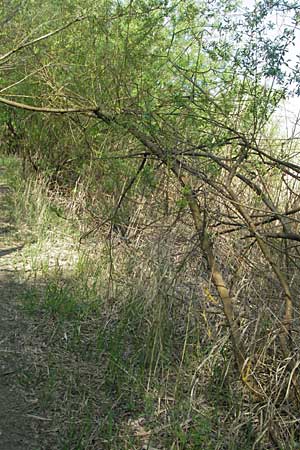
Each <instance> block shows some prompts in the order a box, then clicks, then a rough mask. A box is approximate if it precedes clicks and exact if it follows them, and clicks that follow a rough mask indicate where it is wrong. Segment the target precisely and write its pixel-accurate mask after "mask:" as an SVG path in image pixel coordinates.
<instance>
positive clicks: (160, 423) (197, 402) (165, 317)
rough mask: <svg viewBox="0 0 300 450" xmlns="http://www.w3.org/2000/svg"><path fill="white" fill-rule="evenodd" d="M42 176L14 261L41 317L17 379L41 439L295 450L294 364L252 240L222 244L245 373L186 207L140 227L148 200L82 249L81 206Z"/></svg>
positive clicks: (91, 449) (30, 198)
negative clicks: (60, 212) (64, 210)
mask: <svg viewBox="0 0 300 450" xmlns="http://www.w3.org/2000/svg"><path fill="white" fill-rule="evenodd" d="M39 186H40V185H39V184H38V183H37V184H35V185H34V186H33V185H31V186H28V188H27V189H28V190H27V191H26V196H25V197H26V205H27V206H26V209H27V210H28V209H29V207H28V205H29V204H30V203H32V202H33V203H34V204H39V205H40V206H39V208H38V209H37V214H39V217H37V219H39V220H35V215H33V216H30V221H28V222H27V225H26V226H24V225H23V226H24V228H23V232H24V231H26V230H28V229H29V228H30V233H31V236H33V237H34V238H32V237H31V239H30V240H28V241H27V244H26V246H25V248H24V250H23V252H22V256H21V257H18V258H17V259H16V264H17V266H18V267H21V266H22V268H23V272H22V273H23V277H25V278H26V280H27V282H28V283H29V288H28V290H27V292H26V293H23V295H22V302H23V305H24V308H26V310H27V311H28V312H29V313H30V315H31V320H32V323H33V325H32V333H31V338H30V342H28V344H27V345H28V348H31V349H32V355H33V360H34V364H33V366H32V367H31V368H30V370H29V371H28V373H24V375H23V378H22V386H23V388H24V389H25V390H26V391H28V392H34V396H35V397H36V398H37V399H38V411H39V414H40V415H41V417H43V419H41V420H40V421H39V422H40V424H41V426H40V433H41V434H40V436H43V439H44V437H45V440H46V442H47V444H46V446H47V447H45V446H44V447H43V449H44V448H49V449H50V448H51V449H52V450H53V449H57V450H63V449H66V450H67V449H68V450H72V449H74V450H75V449H76V450H81V449H82V450H96V449H97V450H98V449H115V450H120V449H122V450H123V449H124V450H125V449H128V450H134V449H139V450H140V449H141V448H145V449H146V448H148V449H152V450H154V449H174V450H175V449H177V450H179V449H181V450H183V449H200V448H203V449H206V450H209V449H214V450H216V449H219V450H221V449H222V450H223V449H228V450H229V449H231V450H233V449H236V450H237V449H241V448H243V449H244V450H247V449H252V448H253V449H259V448H260V449H268V448H270V449H271V448H279V447H280V448H282V449H289V450H296V449H297V448H299V417H298V408H297V405H296V404H295V405H294V404H293V402H292V401H291V397H290V395H289V393H290V392H292V391H293V386H292V378H291V373H295V372H296V371H297V370H298V367H297V365H295V366H294V367H293V369H292V372H291V370H290V367H289V361H288V360H286V359H284V358H283V356H282V353H281V351H280V349H279V346H278V330H279V325H280V313H281V311H280V308H281V307H280V295H279V294H278V285H277V282H276V281H275V280H274V277H273V275H272V274H271V272H270V271H269V269H268V267H267V266H266V264H265V262H264V260H263V259H262V258H261V256H260V254H259V253H258V252H257V249H256V248H255V247H254V246H250V247H249V246H248V244H246V243H243V241H237V240H236V239H235V240H233V239H232V238H231V237H229V236H228V237H226V239H222V240H217V241H216V246H217V249H218V262H219V264H220V266H221V268H222V270H223V272H224V273H225V275H226V279H227V281H228V283H229V285H230V287H231V292H232V295H233V296H234V297H235V298H236V301H235V307H236V308H237V309H238V310H239V312H240V319H241V324H240V326H241V331H242V335H243V339H244V344H245V346H246V348H247V354H248V356H249V359H248V362H249V364H248V368H247V371H246V372H245V373H246V376H245V379H244V383H242V382H241V380H239V379H238V376H237V372H236V368H235V365H234V360H233V356H232V349H231V343H230V339H229V333H228V329H227V325H226V322H225V320H224V316H223V313H222V308H221V305H220V303H219V299H218V297H217V294H216V292H215V289H214V287H213V286H212V283H211V280H210V275H209V273H208V271H207V266H206V262H205V260H204V259H203V257H202V254H201V250H200V246H199V243H198V241H197V238H196V237H195V236H194V233H193V230H192V228H191V226H190V223H189V218H188V217H186V216H185V214H186V213H185V210H184V209H183V210H182V211H181V212H180V214H179V215H178V213H175V209H176V208H174V214H173V215H172V214H170V213H169V214H168V216H164V219H163V220H162V219H161V220H160V221H158V219H159V215H160V212H158V213H157V216H156V215H155V214H156V213H155V214H154V213H153V215H152V217H151V219H153V221H154V223H153V224H152V226H147V227H145V226H144V225H143V223H144V222H145V217H146V215H147V213H146V209H149V202H148V203H147V204H144V205H140V208H137V209H136V212H135V214H134V215H133V216H132V219H131V222H130V223H129V228H128V229H127V234H126V235H125V236H123V235H122V234H120V233H119V232H118V231H114V230H111V229H110V228H109V225H105V226H104V227H103V228H101V229H100V230H99V231H98V232H97V234H96V235H90V237H89V239H87V240H86V241H84V243H83V244H81V245H78V237H79V233H77V234H76V233H74V222H76V221H77V220H78V219H77V218H76V217H77V212H78V211H79V210H82V206H81V207H80V205H76V204H74V202H75V200H74V202H73V203H72V204H70V205H69V208H68V210H69V216H68V221H64V219H61V218H59V217H58V216H57V211H55V210H53V205H52V203H53V202H54V201H55V205H56V204H57V203H58V204H62V203H63V202H62V200H59V199H54V198H52V197H51V196H50V197H49V195H48V194H47V195H45V190H44V189H40V188H39ZM173 195H174V199H175V196H176V193H175V192H174V193H173ZM35 196H39V198H40V202H39V203H38V202H37V201H35V200H34V199H35ZM80 199H81V200H80V201H81V202H82V201H83V200H82V196H80ZM151 203H152V206H151ZM154 204H155V198H154V197H153V198H152V199H150V207H151V208H152V209H151V211H154ZM174 205H175V206H176V199H175V200H174ZM169 207H170V205H169ZM51 208H52V209H51ZM55 208H56V206H55ZM55 208H54V209H55ZM217 208H218V206H216V209H217ZM177 209H178V208H177ZM156 210H158V211H159V208H158V209H156ZM76 211H77V212H76ZM71 212H72V214H71ZM32 214H34V213H32ZM73 219H74V220H73ZM18 220H19V221H20V218H19V219H18ZM21 223H23V224H24V220H22V222H21ZM28 223H29V224H30V225H28ZM66 224H68V227H66ZM83 225H84V219H83V220H82V221H81V230H80V232H81V233H83V232H84V226H83ZM32 241H33V242H32ZM97 241H98V243H97ZM296 283H297V281H295V287H294V289H296ZM296 317H298V311H296ZM297 324H298V319H297V321H295V333H294V339H295V345H294V347H295V348H297V345H298V342H297V340H298V333H297V326H298V325H297ZM294 356H295V355H293V357H294ZM294 359H295V358H294ZM294 359H293V360H294ZM296 360H297V358H296ZM252 379H254V380H255V382H256V386H259V388H260V391H261V393H262V394H263V397H262V398H260V399H259V401H257V400H258V399H257V398H255V395H252V393H251V390H250V391H249V388H248V385H249V383H250V382H251V380H252Z"/></svg>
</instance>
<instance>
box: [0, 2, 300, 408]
mask: <svg viewBox="0 0 300 450" xmlns="http://www.w3.org/2000/svg"><path fill="white" fill-rule="evenodd" d="M71 3H72V4H71ZM37 6H41V3H40V2H39V1H31V2H29V3H27V4H26V6H24V7H23V9H22V8H21V12H19V13H17V14H16V16H14V19H13V24H11V23H10V26H9V30H10V32H11V39H12V40H13V44H12V43H11V42H9V41H8V40H7V39H6V40H5V46H6V51H5V52H4V54H3V55H2V57H1V58H0V63H1V67H2V71H3V75H2V88H1V91H0V92H1V98H0V101H1V103H2V105H3V112H2V113H1V114H2V116H1V117H2V118H4V119H3V120H4V121H5V120H7V115H10V114H12V113H11V111H12V109H13V108H15V109H17V110H21V111H20V112H18V113H17V115H16V117H15V118H14V120H15V124H16V131H17V129H18V127H19V128H22V121H23V123H26V131H25V132H26V133H29V134H30V136H31V139H32V140H33V142H35V143H36V145H35V149H34V151H33V150H32V149H31V148H30V149H28V148H27V149H26V151H25V153H24V154H25V156H26V157H27V158H28V159H29V160H30V161H31V164H32V165H33V166H34V167H35V169H36V170H47V171H48V173H49V172H50V173H51V175H53V174H54V175H55V176H56V178H57V177H58V174H59V175H60V176H61V178H60V182H61V183H64V184H65V185H67V184H68V183H70V182H71V183H72V182H74V180H76V177H77V176H78V174H82V173H83V171H84V169H85V167H86V164H87V162H88V164H89V165H92V166H93V167H94V174H95V176H96V173H97V171H99V170H101V171H102V173H103V176H105V177H107V178H109V177H113V178H112V179H113V180H114V183H113V185H111V186H110V188H109V189H110V192H111V193H112V192H113V193H115V194H116V197H117V200H116V202H115V204H114V212H115V213H117V212H118V210H121V208H122V207H123V206H124V199H125V198H126V196H129V195H131V194H130V193H131V192H132V191H133V188H134V184H135V181H136V180H137V178H138V176H139V175H140V174H141V173H143V171H145V170H146V169H147V167H148V168H149V166H151V164H153V161H157V162H159V167H160V170H162V168H164V170H165V174H166V176H167V177H168V179H169V182H170V183H173V184H174V186H178V189H179V191H180V192H181V196H182V203H181V208H185V210H186V214H187V215H190V217H191V218H192V221H193V223H194V228H195V229H196V233H197V235H198V239H199V240H198V242H199V249H201V253H202V255H203V256H204V257H205V259H206V261H207V265H208V269H209V271H210V274H211V278H212V280H213V283H214V286H215V289H216V291H217V292H218V294H219V297H220V300H221V302H222V305H223V310H224V314H225V316H226V319H227V323H228V326H229V329H230V335H231V341H232V347H233V352H234V355H235V360H236V364H237V368H238V372H239V374H240V376H241V379H242V380H243V382H244V383H245V385H246V386H247V387H248V388H249V390H250V392H251V393H252V394H253V395H254V397H255V398H258V399H260V400H263V401H264V400H267V393H266V392H267V390H265V388H264V386H263V384H262V382H261V381H260V380H258V381H257V378H256V374H255V373H254V371H253V370H252V366H251V364H252V361H251V358H252V356H251V354H250V353H249V350H248V349H247V346H246V345H245V344H244V343H243V341H244V335H243V334H242V331H241V328H240V317H239V311H238V308H236V305H235V302H236V301H237V300H236V296H235V299H234V298H233V296H232V294H231V292H230V289H229V287H228V285H227V280H226V276H225V273H226V272H227V270H226V268H225V270H224V267H220V265H219V264H218V258H217V255H218V247H219V246H220V245H222V244H221V243H222V239H223V236H224V235H227V234H228V233H231V234H233V235H237V236H238V237H242V238H243V239H248V240H250V242H251V245H250V246H249V248H250V247H253V246H257V247H258V248H259V250H260V252H261V255H262V257H263V258H264V260H265V261H266V264H267V267H269V270H270V273H273V275H274V279H276V280H277V283H278V286H279V289H280V293H279V294H278V300H277V299H276V300H275V301H274V308H276V309H278V311H277V313H278V314H282V317H281V320H280V327H279V330H277V331H276V332H277V334H278V338H279V342H280V346H281V354H282V356H283V358H286V359H287V360H288V361H289V368H290V374H291V378H290V382H289V384H288V388H287V389H288V391H287V395H289V392H292V390H290V386H291V383H292V385H293V386H294V391H293V394H295V395H296V398H297V399H298V400H299V383H298V377H297V363H296V362H295V360H294V356H293V355H294V353H295V350H296V347H297V339H296V337H295V336H294V334H293V326H292V325H293V321H294V312H295V310H296V294H295V292H296V288H297V284H296V283H293V282H291V277H290V276H289V271H290V270H293V271H297V270H298V266H297V261H296V258H295V254H294V252H295V249H294V248H290V247H292V246H291V245H289V244H288V245H287V243H290V242H292V243H293V242H294V241H299V240H300V236H299V234H298V232H297V231H296V229H295V224H296V221H297V214H298V212H299V210H300V208H299V205H298V204H297V195H298V194H297V191H296V192H295V191H292V190H291V189H288V196H286V195H284V192H283V191H281V193H280V194H278V189H279V186H280V185H279V182H280V180H281V179H285V180H286V185H287V188H288V186H289V182H290V180H296V188H297V187H298V184H297V183H298V180H299V172H300V167H299V165H298V164H297V163H296V162H295V161H294V160H293V159H292V155H290V154H289V152H288V151H287V150H286V148H285V146H284V145H282V146H281V145H276V146H274V145H272V146H270V142H271V141H270V140H269V139H268V138H269V131H268V124H269V123H270V118H271V117H272V114H273V112H274V111H275V109H276V107H277V106H278V104H279V102H280V101H281V100H282V99H283V98H284V97H285V96H287V95H289V94H290V93H291V89H292V88H295V89H296V91H297V90H298V85H297V82H298V72H297V70H298V68H297V64H296V65H294V67H291V66H289V65H288V62H287V59H288V51H289V46H290V45H291V44H293V43H294V40H295V36H296V30H297V27H298V24H299V11H298V8H297V5H295V4H293V3H292V2H286V1H276V2H275V1H274V2H273V1H271V2H270V1H262V2H259V3H258V4H257V5H256V6H255V8H254V10H253V11H246V12H245V14H242V13H241V10H240V8H239V6H238V5H237V4H236V3H235V2H232V1H229V0H219V1H217V2H214V4H213V6H212V5H211V3H210V2H205V1H203V2H195V1H188V2H187V1H167V0H166V1H158V0H153V1H151V2H143V1H128V2H127V1H124V2H114V1H102V2H101V3H99V2H95V1H93V0H88V1H85V2H81V1H80V0H78V1H77V2H73V1H72V2H65V1H64V2H60V1H56V2H51V5H50V3H49V4H48V3H46V4H44V3H43V7H42V8H41V14H40V15H37V16H33V15H32V11H33V10H36V9H37ZM276 11H280V12H281V13H284V14H285V15H286V17H287V20H288V25H287V26H286V28H285V29H284V30H283V31H282V30H281V31H280V30H275V31H274V26H273V24H272V18H273V16H272V13H275V12H276ZM74 14H75V15H74ZM41 18H43V21H42V25H41V24H40V22H41ZM21 25H22V29H24V30H25V37H24V36H20V35H19V34H18V33H17V36H16V37H13V35H14V32H15V30H20V29H21ZM41 28H43V31H42V33H41V32H40V29H41ZM32 30H33V31H32ZM274 33H275V34H276V36H275V37H274ZM2 39H3V36H2ZM10 68H12V70H10ZM29 113H31V114H29ZM49 115H50V119H49ZM23 132H24V127H23ZM109 159H111V161H112V160H113V161H116V160H118V161H119V163H118V165H116V164H115V162H114V163H113V162H111V163H108V162H106V163H105V164H104V163H103V162H102V163H101V165H100V166H99V163H98V161H99V160H102V161H103V160H106V161H108V160H109ZM151 167H153V166H151ZM116 173H117V176H116ZM124 174H125V181H126V183H125V188H124V189H123V191H122V193H121V194H120V185H119V184H118V181H116V180H117V179H118V176H123V177H124ZM73 175H74V177H73ZM272 177H273V180H274V182H275V184H274V186H273V187H272V186H270V184H269V179H270V178H272ZM145 179H146V178H145ZM70 180H71V181H70ZM114 189H115V190H114ZM283 197H284V198H283ZM287 198H288V199H289V204H286V199H287ZM275 225H276V227H275V228H274V226H275ZM238 237H237V238H236V239H238ZM278 241H282V242H283V243H284V244H282V245H280V246H278V245H277V242H278ZM282 255H284V258H285V259H286V261H288V266H289V270H286V268H287V266H284V264H282ZM291 265H292V269H291ZM224 272H225V273H224ZM281 296H282V299H283V300H282V301H281V300H280V298H281ZM282 305H283V308H282ZM282 311H283V312H282Z"/></svg>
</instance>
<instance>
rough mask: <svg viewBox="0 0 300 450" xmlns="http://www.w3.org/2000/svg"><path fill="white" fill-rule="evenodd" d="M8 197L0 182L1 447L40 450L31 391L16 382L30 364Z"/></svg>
mask: <svg viewBox="0 0 300 450" xmlns="http://www.w3.org/2000/svg"><path fill="white" fill-rule="evenodd" d="M8 196H9V188H8V187H7V186H4V185H1V184H0V450H39V449H42V447H40V446H39V445H38V444H37V442H36V433H35V426H36V424H35V418H34V417H33V416H34V414H33V412H34V411H33V406H34V404H33V401H32V393H26V392H24V391H23V390H22V388H21V384H20V383H19V379H20V377H21V376H22V373H23V372H24V371H25V370H26V368H27V367H29V366H30V352H29V351H28V349H27V348H26V344H25V342H26V339H24V337H26V335H28V333H29V332H30V330H29V325H28V322H27V320H25V319H24V317H23V316H22V313H21V310H20V308H19V305H18V297H19V294H20V290H22V289H24V285H23V284H22V283H20V282H19V281H18V278H19V277H18V273H17V272H16V271H15V270H14V267H13V265H12V263H11V260H12V256H13V254H15V253H16V252H18V251H20V250H21V248H22V245H21V244H20V243H19V242H16V241H15V240H14V231H15V230H14V228H13V226H12V225H11V224H10V223H9V217H8V213H9V211H8V208H7V198H8Z"/></svg>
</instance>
